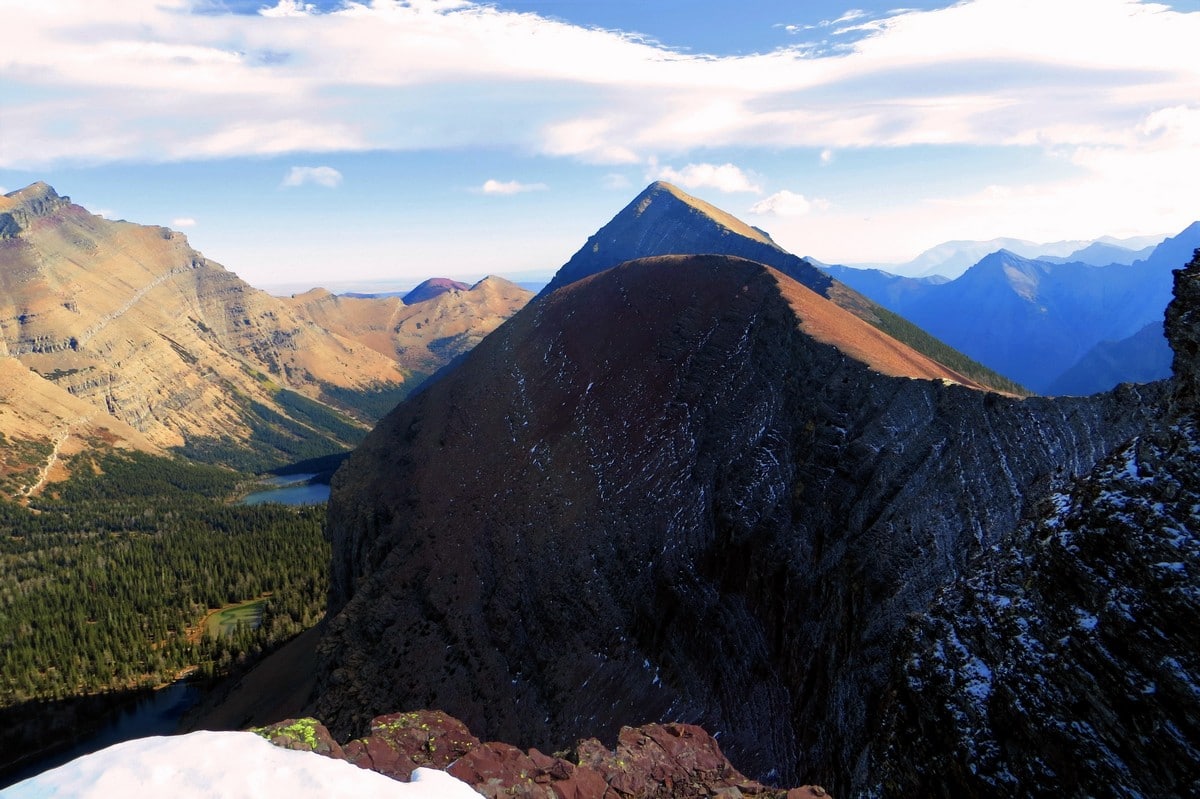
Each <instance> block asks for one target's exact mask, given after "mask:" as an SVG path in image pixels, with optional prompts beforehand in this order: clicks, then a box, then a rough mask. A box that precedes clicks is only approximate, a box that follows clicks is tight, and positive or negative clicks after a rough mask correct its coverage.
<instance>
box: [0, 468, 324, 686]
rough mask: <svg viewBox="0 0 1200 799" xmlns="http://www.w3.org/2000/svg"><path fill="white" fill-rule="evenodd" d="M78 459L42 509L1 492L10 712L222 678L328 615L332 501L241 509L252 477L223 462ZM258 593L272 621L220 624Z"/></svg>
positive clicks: (41, 501)
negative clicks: (326, 527)
mask: <svg viewBox="0 0 1200 799" xmlns="http://www.w3.org/2000/svg"><path fill="white" fill-rule="evenodd" d="M79 457H82V458H88V459H90V463H85V464H78V463H77V464H75V465H74V467H73V473H74V475H75V476H74V477H72V478H71V479H70V480H69V481H67V482H65V483H62V484H58V485H54V486H51V487H50V488H49V489H48V490H47V491H46V492H45V494H44V495H43V496H40V497H35V498H33V499H32V500H30V502H29V504H28V507H25V506H22V505H19V504H16V503H13V502H7V501H5V502H0V531H2V533H0V651H3V652H4V657H3V658H2V659H0V709H2V708H4V707H9V706H12V705H15V704H17V703H25V702H29V701H30V700H61V699H67V698H70V697H77V696H82V695H94V694H98V693H104V692H110V691H124V690H128V689H131V688H138V687H151V686H158V685H163V684H165V683H169V682H172V681H174V680H176V679H178V678H180V677H181V676H185V675H195V676H199V677H214V676H219V675H221V674H223V673H227V672H228V671H230V670H231V669H233V668H236V667H237V666H238V665H240V664H245V663H246V662H248V661H250V660H253V659H254V658H256V657H258V656H260V655H261V654H262V653H263V652H265V651H267V650H269V649H271V648H273V647H274V646H276V645H278V644H279V643H281V642H283V641H285V640H287V639H289V638H291V637H292V636H294V635H295V634H297V633H299V632H300V631H302V630H304V629H306V628H308V627H310V626H312V625H313V624H315V623H316V622H317V620H318V619H319V618H320V616H321V614H322V612H323V610H324V606H325V594H326V579H327V578H326V569H327V565H328V546H327V544H326V542H325V541H324V539H323V535H322V526H323V523H324V515H325V508H324V506H309V507H289V506H283V505H272V504H267V505H257V506H242V505H237V504H234V499H235V498H236V496H237V495H238V493H239V491H241V490H243V488H244V486H245V485H246V484H247V482H248V479H249V478H247V476H246V475H243V474H239V473H237V472H233V471H230V470H227V469H223V468H219V467H214V466H204V465H196V464H189V463H186V462H183V461H179V460H172V459H166V458H156V457H152V456H147V455H141V454H121V453H114V454H107V455H103V456H95V455H82V456H79ZM256 599H263V600H265V601H264V602H263V603H262V606H261V610H262V617H261V618H262V621H261V624H260V625H258V626H257V628H252V627H251V626H250V625H238V626H236V627H234V628H233V629H231V630H229V631H227V632H225V633H214V632H209V631H206V630H205V628H204V627H205V625H204V624H203V622H204V620H205V619H206V617H207V616H208V615H209V614H210V612H211V611H213V610H215V609H219V608H223V607H227V606H230V605H234V604H238V603H243V602H247V601H249V600H256Z"/></svg>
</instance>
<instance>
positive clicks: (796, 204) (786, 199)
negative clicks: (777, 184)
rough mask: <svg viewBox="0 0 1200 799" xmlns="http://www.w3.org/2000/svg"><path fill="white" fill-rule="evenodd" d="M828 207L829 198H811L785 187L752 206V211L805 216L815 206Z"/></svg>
mask: <svg viewBox="0 0 1200 799" xmlns="http://www.w3.org/2000/svg"><path fill="white" fill-rule="evenodd" d="M828 207H829V202H828V201H827V200H823V199H820V198H818V199H813V200H809V199H808V198H806V197H805V196H804V195H803V194H796V193H795V192H791V191H788V190H787V189H784V190H783V191H777V192H775V193H774V194H772V195H771V196H770V197H767V198H765V199H763V200H760V201H759V202H756V203H755V204H754V205H752V206H750V213H752V214H760V215H763V216H805V215H806V214H808V213H810V212H811V211H812V210H813V209H814V208H817V209H820V210H824V209H826V208H828Z"/></svg>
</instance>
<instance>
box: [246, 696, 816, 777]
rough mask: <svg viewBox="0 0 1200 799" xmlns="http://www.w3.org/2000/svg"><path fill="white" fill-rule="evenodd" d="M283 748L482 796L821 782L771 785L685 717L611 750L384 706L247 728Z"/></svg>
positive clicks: (624, 736) (634, 734) (627, 733)
mask: <svg viewBox="0 0 1200 799" xmlns="http://www.w3.org/2000/svg"><path fill="white" fill-rule="evenodd" d="M255 732H257V733H258V734H259V735H261V736H263V737H264V738H266V739H267V740H269V741H271V742H272V743H274V744H276V745H277V746H282V747H285V748H288V749H297V750H301V751H311V752H316V753H318V754H321V755H325V756H327V757H332V758H335V759H338V760H346V761H349V762H350V763H353V764H354V765H356V766H358V767H360V768H364V769H369V770H371V771H376V772H379V773H381V774H384V775H386V776H388V777H391V778H392V779H396V780H400V781H408V779H409V777H410V776H411V774H412V772H413V771H414V770H415V769H418V768H435V769H442V770H445V771H447V772H448V773H449V774H450V775H451V776H454V777H457V778H458V779H460V780H462V781H463V782H465V783H467V784H468V785H470V786H472V787H474V788H475V790H476V791H478V792H479V793H480V794H482V795H483V796H486V797H489V799H498V797H507V796H518V797H526V798H527V799H621V797H631V798H632V797H637V799H701V798H702V797H721V799H740V798H741V797H743V796H757V797H763V799H817V798H818V797H824V796H828V794H827V793H826V792H825V790H824V789H823V788H821V787H820V786H815V785H806V786H802V787H799V788H793V789H791V790H780V789H778V788H770V787H768V786H765V785H763V784H762V783H759V782H756V781H754V780H751V779H748V778H747V777H746V776H745V775H743V774H741V773H740V772H738V770H737V769H735V768H734V767H733V766H732V765H731V764H730V762H729V761H728V760H726V759H725V756H724V755H722V754H721V749H720V747H719V746H718V745H717V742H716V741H715V740H713V738H712V737H710V736H709V735H708V734H707V733H705V732H704V731H703V730H701V729H700V728H698V727H693V726H690V725H687V724H647V725H644V726H642V727H637V728H631V727H626V728H624V729H622V730H621V732H620V734H619V735H618V737H617V745H616V747H615V749H609V748H608V747H606V746H604V744H602V743H600V742H599V741H598V740H596V739H595V738H588V739H584V740H580V741H578V742H576V744H575V746H574V747H573V748H572V749H571V750H570V751H563V752H559V753H556V754H553V755H547V754H544V753H543V752H540V751H538V750H537V749H530V750H528V751H527V752H523V751H521V750H520V749H518V748H517V747H515V746H512V745H511V744H506V743H499V742H488V743H483V742H481V741H480V740H479V739H478V738H476V737H475V736H474V735H473V734H472V733H471V731H470V730H469V729H467V727H466V725H464V724H463V723H462V722H461V721H459V720H458V719H455V718H452V717H450V716H447V715H446V714H445V713H442V712H440V711H425V710H422V711H414V712H410V713H392V714H388V715H384V716H380V717H378V718H375V719H373V720H372V721H371V729H370V733H369V734H368V735H366V736H365V737H363V738H359V739H356V740H353V741H349V742H347V743H345V744H344V745H343V744H339V743H338V742H337V741H336V740H335V739H334V738H333V736H332V735H331V734H330V732H329V730H328V729H326V727H325V726H324V725H323V724H321V723H320V722H318V721H316V720H315V719H311V718H304V719H288V720H286V721H282V722H278V723H276V724H271V725H268V726H266V727H262V728H259V729H257V730H255Z"/></svg>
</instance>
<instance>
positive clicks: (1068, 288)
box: [827, 223, 1200, 393]
mask: <svg viewBox="0 0 1200 799" xmlns="http://www.w3.org/2000/svg"><path fill="white" fill-rule="evenodd" d="M1197 247H1200V223H1195V224H1193V225H1191V226H1189V227H1188V228H1187V229H1185V230H1183V231H1182V232H1180V233H1179V235H1177V236H1174V237H1171V238H1168V239H1165V240H1164V241H1163V242H1162V243H1160V244H1159V245H1158V246H1156V247H1155V248H1154V249H1153V251H1152V252H1151V253H1150V254H1149V255H1148V256H1146V257H1145V258H1143V259H1140V260H1136V261H1134V262H1133V263H1131V264H1120V263H1114V264H1109V265H1106V266H1096V265H1093V264H1089V263H1083V262H1079V261H1072V262H1068V263H1053V262H1050V261H1048V260H1044V259H1043V260H1038V259H1030V258H1026V257H1022V256H1021V255H1019V254H1016V253H1013V252H1011V251H1007V250H1001V251H1000V252H995V253H992V254H990V255H988V256H986V257H985V258H983V259H982V260H980V261H979V262H978V263H976V264H975V265H974V266H972V267H971V268H970V269H968V270H967V271H966V272H964V273H963V274H962V275H960V276H959V277H958V278H956V279H954V280H951V281H949V282H942V283H938V282H936V281H932V280H928V279H926V280H921V279H915V278H905V277H898V276H888V275H886V274H883V273H880V272H878V271H872V270H856V269H848V268H845V267H841V268H839V267H827V270H828V271H829V272H830V274H832V275H834V276H835V277H837V278H838V280H840V281H842V282H843V283H845V284H846V285H848V286H850V287H851V288H854V289H855V290H857V291H859V292H860V293H862V294H865V295H866V296H868V297H870V298H871V299H873V300H875V301H876V302H878V303H880V304H881V305H883V306H884V307H886V308H888V309H890V310H892V311H895V312H896V313H898V314H900V315H901V316H904V317H905V318H907V319H908V320H909V321H911V322H913V323H915V324H917V325H918V326H920V327H922V328H924V329H925V330H927V331H929V332H930V333H931V334H933V335H934V336H937V337H938V338H940V339H942V340H943V341H945V342H946V343H947V344H949V345H950V346H952V347H955V348H956V349H958V350H961V351H962V352H964V353H966V354H967V355H968V356H970V357H972V358H974V359H976V360H978V361H980V362H981V363H983V364H984V365H986V366H989V367H991V368H992V369H995V370H996V371H998V372H1000V373H1001V374H1003V375H1005V376H1007V377H1010V378H1012V379H1013V380H1016V381H1018V382H1020V383H1021V384H1023V385H1025V386H1027V387H1029V388H1030V389H1032V390H1034V391H1038V392H1043V393H1046V392H1053V391H1055V390H1061V389H1062V386H1059V385H1057V383H1056V381H1057V380H1058V379H1059V377H1060V376H1062V375H1063V374H1064V373H1065V372H1066V371H1067V370H1068V369H1071V368H1072V367H1074V366H1075V365H1076V364H1077V363H1079V362H1080V361H1081V359H1083V358H1084V356H1086V355H1088V354H1089V352H1090V351H1091V350H1092V349H1093V348H1094V347H1096V346H1097V345H1100V344H1101V342H1106V341H1107V342H1121V341H1123V340H1124V339H1128V338H1130V337H1131V336H1133V335H1134V334H1135V333H1138V332H1139V331H1142V330H1143V329H1144V328H1145V327H1146V326H1147V325H1149V324H1152V323H1155V322H1158V321H1160V320H1161V319H1162V314H1163V309H1164V308H1166V305H1167V302H1168V301H1169V300H1170V298H1171V272H1172V270H1174V269H1177V268H1179V267H1181V266H1182V265H1184V264H1186V263H1188V261H1190V260H1191V256H1192V251H1193V250H1194V249H1196V248H1197ZM1093 252H1096V251H1093ZM1138 341H1144V339H1139V340H1138ZM1131 346H1132V345H1131ZM1120 351H1121V352H1128V351H1129V350H1128V348H1125V349H1122V350H1120ZM1154 352H1156V350H1150V351H1147V354H1146V358H1148V359H1153V358H1154V357H1158V358H1161V356H1162V353H1161V352H1160V351H1158V352H1157V356H1155V355H1154ZM1102 363H1104V364H1107V366H1106V367H1105V370H1107V371H1104V370H1102V372H1103V376H1102V374H1100V373H1098V374H1097V375H1096V378H1095V379H1094V380H1090V381H1085V380H1084V379H1083V377H1082V372H1083V371H1084V370H1086V369H1087V368H1089V365H1091V366H1092V367H1096V368H1099V365H1100V364H1102ZM1122 363H1125V364H1127V366H1124V367H1122V366H1120V364H1122ZM1154 363H1156V361H1153V360H1150V361H1148V362H1146V363H1143V362H1142V361H1141V360H1139V359H1138V358H1136V357H1134V358H1133V359H1132V360H1121V359H1117V360H1113V359H1108V360H1103V359H1101V360H1097V359H1089V360H1088V361H1086V362H1084V363H1083V365H1082V366H1080V371H1079V372H1076V373H1075V375H1074V376H1073V377H1072V378H1071V381H1072V382H1071V384H1070V385H1072V386H1074V388H1072V391H1079V390H1083V387H1084V386H1086V387H1087V390H1089V391H1090V390H1093V388H1094V390H1103V389H1105V388H1111V387H1112V386H1113V385H1115V384H1116V383H1118V382H1130V381H1132V382H1137V381H1141V380H1144V379H1145V375H1146V374H1157V372H1156V371H1155V370H1154V368H1153V364H1154ZM1148 370H1149V371H1148Z"/></svg>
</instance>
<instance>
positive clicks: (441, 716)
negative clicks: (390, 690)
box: [345, 710, 479, 780]
mask: <svg viewBox="0 0 1200 799" xmlns="http://www.w3.org/2000/svg"><path fill="white" fill-rule="evenodd" d="M477 746H479V739H478V738H476V737H475V736H474V735H472V734H471V731H470V730H468V729H467V728H466V725H464V724H463V723H462V722H461V721H459V720H458V719H456V718H453V717H451V716H448V715H446V714H445V713H443V712H441V711H440V710H418V711H414V712H411V713H392V714H389V715H386V716H378V717H376V718H375V719H373V720H372V721H371V734H370V735H368V736H367V737H365V738H362V739H359V740H356V741H351V742H350V743H348V744H346V746H345V753H346V755H345V759H346V760H349V761H350V762H351V763H353V764H354V765H356V766H358V767H359V768H365V769H370V770H371V771H378V772H379V773H381V774H386V775H387V776H389V777H392V778H393V779H398V780H408V778H409V776H411V775H412V772H413V769H416V768H419V767H421V766H427V767H429V768H438V769H444V768H446V766H448V765H450V763H452V762H454V761H455V760H457V759H458V758H460V757H462V756H463V755H465V754H466V753H467V752H469V751H471V750H472V749H474V748H475V747H477Z"/></svg>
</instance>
